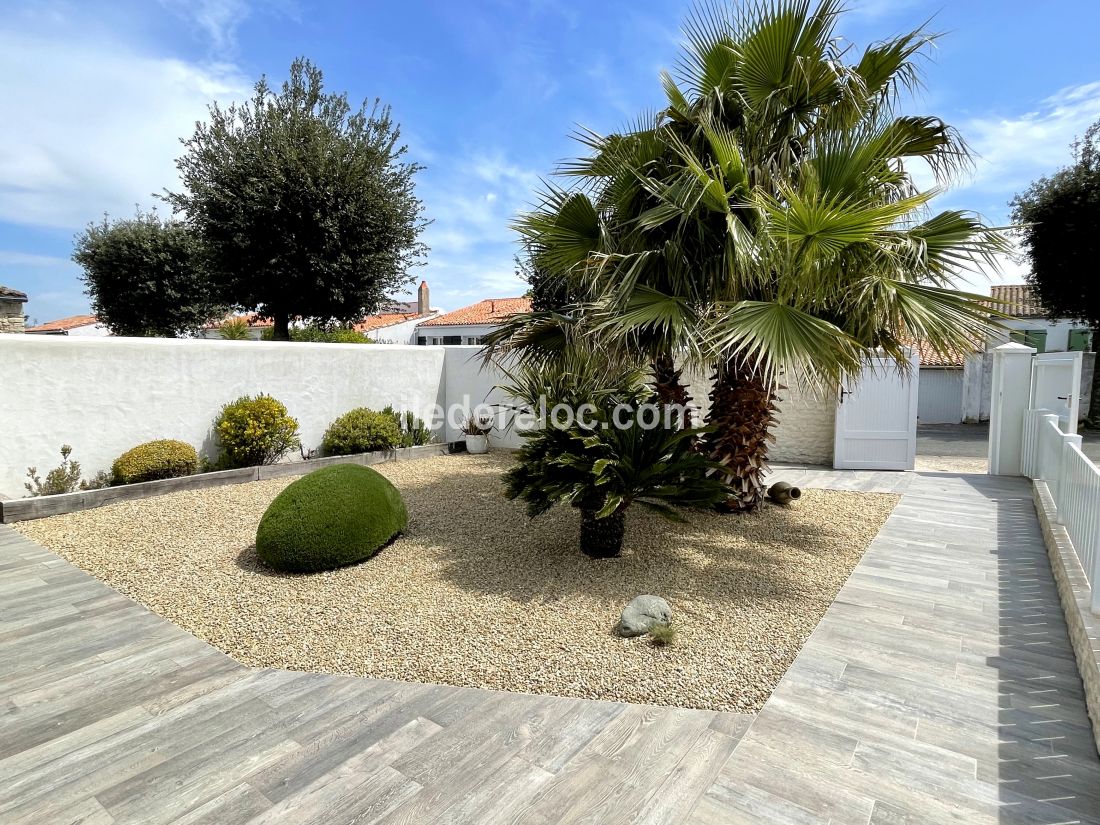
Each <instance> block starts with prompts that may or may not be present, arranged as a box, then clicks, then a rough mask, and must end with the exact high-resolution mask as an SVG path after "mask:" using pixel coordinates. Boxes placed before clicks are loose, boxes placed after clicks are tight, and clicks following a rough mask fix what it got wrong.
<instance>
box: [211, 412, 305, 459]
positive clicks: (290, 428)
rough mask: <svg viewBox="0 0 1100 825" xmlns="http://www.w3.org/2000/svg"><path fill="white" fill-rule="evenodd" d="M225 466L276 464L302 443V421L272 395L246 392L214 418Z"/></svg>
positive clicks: (215, 430)
mask: <svg viewBox="0 0 1100 825" xmlns="http://www.w3.org/2000/svg"><path fill="white" fill-rule="evenodd" d="M214 432H215V434H216V435H217V438H218V445H219V459H218V466H219V467H220V468H222V469H232V468H236V467H253V466H256V465H257V464H274V463H275V462H277V461H278V460H279V459H280V458H282V457H283V456H284V455H286V454H287V452H289V451H290V450H292V449H294V448H295V447H297V446H299V444H300V443H301V442H300V441H299V440H298V421H297V419H295V418H292V417H291V416H290V414H289V413H288V412H287V410H286V407H284V406H283V404H282V403H281V402H280V401H277V400H276V399H274V398H272V397H271V396H270V395H262V394H261V395H257V396H251V395H242V396H241V397H240V398H238V399H237V400H236V401H233V402H230V403H229V404H226V405H225V406H224V407H222V411H221V413H219V414H218V417H217V419H216V420H215V421H214Z"/></svg>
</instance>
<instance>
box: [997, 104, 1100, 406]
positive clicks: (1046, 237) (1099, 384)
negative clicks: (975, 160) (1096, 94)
mask: <svg viewBox="0 0 1100 825" xmlns="http://www.w3.org/2000/svg"><path fill="white" fill-rule="evenodd" d="M1072 149H1073V163H1071V164H1070V165H1068V166H1066V167H1064V168H1062V169H1059V170H1058V171H1057V172H1055V173H1054V174H1053V175H1050V176H1049V177H1043V178H1039V180H1037V181H1035V182H1034V183H1032V184H1031V185H1030V186H1029V187H1028V188H1027V189H1026V190H1025V191H1024V192H1022V193H1020V194H1019V195H1017V196H1016V197H1015V198H1013V200H1012V219H1013V221H1015V222H1016V223H1018V224H1020V229H1019V236H1020V241H1021V243H1022V246H1023V249H1024V253H1025V256H1026V258H1027V261H1028V263H1030V264H1031V272H1030V273H1029V274H1028V277H1027V282H1028V284H1029V285H1030V286H1031V289H1032V291H1033V292H1034V293H1035V297H1036V298H1038V300H1039V303H1040V304H1042V306H1043V309H1044V310H1045V311H1046V312H1047V314H1048V315H1049V316H1050V317H1051V318H1073V319H1075V320H1077V321H1079V322H1080V323H1084V324H1087V325H1088V326H1089V327H1090V328H1091V329H1092V348H1093V349H1096V346H1097V342H1100V279H1098V278H1097V277H1096V276H1095V275H1094V274H1093V271H1094V269H1095V267H1096V261H1097V260H1100V231H1098V227H1100V121H1097V122H1096V123H1094V124H1092V126H1090V127H1089V129H1088V131H1086V132H1085V137H1084V139H1083V140H1080V141H1077V142H1076V143H1074V145H1073V147H1072ZM1089 423H1090V425H1091V426H1100V380H1097V376H1096V371H1094V372H1093V379H1092V404H1091V407H1090V417H1089Z"/></svg>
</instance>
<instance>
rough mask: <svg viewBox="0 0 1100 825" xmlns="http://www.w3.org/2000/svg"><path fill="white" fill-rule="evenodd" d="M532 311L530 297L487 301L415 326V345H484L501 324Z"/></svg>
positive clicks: (487, 299) (489, 299)
mask: <svg viewBox="0 0 1100 825" xmlns="http://www.w3.org/2000/svg"><path fill="white" fill-rule="evenodd" d="M530 311H531V299H530V298H486V299H485V300H484V301H478V302H477V303H476V304H470V306H467V307H462V309H456V310H455V311H454V312H447V313H444V314H442V315H439V316H436V317H435V318H431V319H429V320H427V321H421V322H419V323H418V324H416V340H415V343H417V344H420V345H426V346H432V345H437V346H439V345H441V346H458V345H470V344H475V345H476V344H481V343H483V341H484V339H485V336H486V335H488V334H489V333H490V332H492V331H493V330H494V329H496V328H497V327H498V326H500V324H501V322H502V321H504V320H506V319H508V318H510V317H511V316H513V315H516V314H517V313H520V312H530Z"/></svg>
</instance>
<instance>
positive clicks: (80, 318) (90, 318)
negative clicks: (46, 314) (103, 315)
mask: <svg viewBox="0 0 1100 825" xmlns="http://www.w3.org/2000/svg"><path fill="white" fill-rule="evenodd" d="M96 320H97V319H96V317H95V316H94V315H72V316H70V317H68V318H58V319H57V320H56V321H47V322H46V323H44V324H39V325H38V326H36V327H27V330H26V331H27V332H66V331H67V330H70V329H76V328H77V327H90V326H92V324H94V323H96Z"/></svg>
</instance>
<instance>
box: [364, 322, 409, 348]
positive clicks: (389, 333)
mask: <svg viewBox="0 0 1100 825" xmlns="http://www.w3.org/2000/svg"><path fill="white" fill-rule="evenodd" d="M421 320H422V319H421ZM418 323H420V321H418V320H417V319H416V318H413V319H412V320H410V321H402V322H401V323H400V324H393V325H392V326H388V327H382V328H381V329H372V330H368V331H367V332H366V333H365V334H366V336H367V337H368V338H370V339H371V340H372V341H377V342H379V343H380V344H415V343H416V325H417V324H418Z"/></svg>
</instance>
